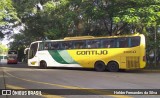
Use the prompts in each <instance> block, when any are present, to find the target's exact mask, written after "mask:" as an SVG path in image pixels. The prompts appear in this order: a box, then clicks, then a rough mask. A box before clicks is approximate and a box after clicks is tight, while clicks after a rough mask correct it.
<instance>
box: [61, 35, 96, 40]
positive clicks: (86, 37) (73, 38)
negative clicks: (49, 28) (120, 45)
mask: <svg viewBox="0 0 160 98" xmlns="http://www.w3.org/2000/svg"><path fill="white" fill-rule="evenodd" d="M92 38H95V37H94V36H76V37H65V38H64V40H81V39H92Z"/></svg>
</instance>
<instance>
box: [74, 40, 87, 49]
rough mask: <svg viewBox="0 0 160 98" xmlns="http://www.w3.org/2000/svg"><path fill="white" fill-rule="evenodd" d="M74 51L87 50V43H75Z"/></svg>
mask: <svg viewBox="0 0 160 98" xmlns="http://www.w3.org/2000/svg"><path fill="white" fill-rule="evenodd" d="M73 46H74V49H83V48H86V41H74V45H73Z"/></svg>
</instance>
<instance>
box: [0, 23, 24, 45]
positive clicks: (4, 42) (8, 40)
mask: <svg viewBox="0 0 160 98" xmlns="http://www.w3.org/2000/svg"><path fill="white" fill-rule="evenodd" d="M20 30H24V24H22V25H21V26H18V27H16V28H13V34H18V33H21V32H20ZM13 34H11V35H10V36H12V35H13ZM12 41H13V39H9V37H8V36H5V38H4V39H3V40H2V42H1V43H2V44H3V45H6V46H7V44H8V43H9V42H12Z"/></svg>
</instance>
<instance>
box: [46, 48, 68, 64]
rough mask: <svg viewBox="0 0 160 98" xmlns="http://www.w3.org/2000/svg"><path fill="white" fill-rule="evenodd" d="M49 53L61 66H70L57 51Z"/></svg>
mask: <svg viewBox="0 0 160 98" xmlns="http://www.w3.org/2000/svg"><path fill="white" fill-rule="evenodd" d="M48 52H49V53H50V55H51V56H52V58H53V59H54V60H55V61H56V62H58V63H61V64H69V63H67V62H66V61H65V60H64V59H63V58H62V57H61V56H60V54H59V53H58V51H57V50H48Z"/></svg>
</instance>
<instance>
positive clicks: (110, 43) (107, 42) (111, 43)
mask: <svg viewBox="0 0 160 98" xmlns="http://www.w3.org/2000/svg"><path fill="white" fill-rule="evenodd" d="M102 47H103V48H115V39H112V38H109V39H102Z"/></svg>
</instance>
